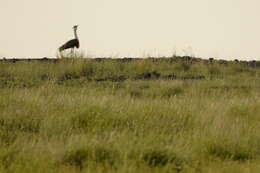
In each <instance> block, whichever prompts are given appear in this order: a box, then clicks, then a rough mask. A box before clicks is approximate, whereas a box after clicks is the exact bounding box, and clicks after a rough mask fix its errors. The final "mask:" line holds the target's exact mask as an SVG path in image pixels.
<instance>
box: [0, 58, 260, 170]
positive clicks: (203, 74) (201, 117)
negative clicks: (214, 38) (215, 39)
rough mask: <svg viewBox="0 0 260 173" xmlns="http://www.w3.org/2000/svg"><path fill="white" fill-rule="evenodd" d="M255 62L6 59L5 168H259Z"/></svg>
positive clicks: (1, 166) (1, 140)
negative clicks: (12, 60)
mask: <svg viewBox="0 0 260 173" xmlns="http://www.w3.org/2000/svg"><path fill="white" fill-rule="evenodd" d="M257 63H258V62H255V63H253V64H248V63H239V62H226V61H224V62H223V61H215V60H212V61H206V60H201V59H193V58H192V59H190V58H187V57H186V58H185V57H173V58H160V59H154V58H148V59H139V60H133V59H123V60H115V59H106V60H104V59H81V58H78V59H60V60H57V61H41V62H38V61H28V62H27V61H18V62H15V63H12V62H7V61H1V62H0V172H1V173H2V172H3V173H5V172H6V173H13V172H19V173H78V172H86V173H114V172H115V173H144V172H149V173H174V172H176V173H177V172H180V173H204V172H205V173H251V172H252V173H259V170H260V68H256V66H257Z"/></svg>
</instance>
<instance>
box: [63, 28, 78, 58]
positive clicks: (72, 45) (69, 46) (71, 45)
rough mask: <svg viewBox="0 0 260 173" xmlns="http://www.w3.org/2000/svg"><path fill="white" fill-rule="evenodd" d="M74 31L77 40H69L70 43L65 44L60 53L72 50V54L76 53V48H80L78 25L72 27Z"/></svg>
mask: <svg viewBox="0 0 260 173" xmlns="http://www.w3.org/2000/svg"><path fill="white" fill-rule="evenodd" d="M72 28H73V30H74V36H75V38H74V39H72V40H69V41H68V42H66V43H65V44H63V45H62V46H61V47H60V48H59V51H60V52H62V51H64V50H66V49H71V53H73V52H74V48H75V47H76V48H79V46H80V44H79V39H78V35H77V29H78V25H75V26H73V27H72Z"/></svg>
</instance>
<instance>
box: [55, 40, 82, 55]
mask: <svg viewBox="0 0 260 173" xmlns="http://www.w3.org/2000/svg"><path fill="white" fill-rule="evenodd" d="M75 47H76V48H79V40H78V39H72V40H70V41H68V42H67V43H65V44H64V45H62V46H61V47H60V48H59V50H60V52H61V51H63V50H66V49H71V48H72V49H73V48H75Z"/></svg>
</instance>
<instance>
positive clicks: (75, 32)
mask: <svg viewBox="0 0 260 173" xmlns="http://www.w3.org/2000/svg"><path fill="white" fill-rule="evenodd" d="M74 36H75V39H78V35H77V30H76V29H74Z"/></svg>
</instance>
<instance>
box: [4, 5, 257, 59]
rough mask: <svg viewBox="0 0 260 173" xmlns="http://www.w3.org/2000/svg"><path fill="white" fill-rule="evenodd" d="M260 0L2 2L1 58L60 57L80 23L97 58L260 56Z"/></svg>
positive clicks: (86, 47)
mask: <svg viewBox="0 0 260 173" xmlns="http://www.w3.org/2000/svg"><path fill="white" fill-rule="evenodd" d="M259 7H260V1H259V0H0V22H1V23H0V25H1V27H0V58H1V57H3V56H5V57H10V58H13V57H16V58H42V57H55V55H56V52H57V49H58V47H59V46H61V45H62V44H63V43H65V42H66V41H68V40H70V39H73V38H74V36H73V31H72V26H73V25H75V24H78V25H79V28H78V35H79V39H80V44H81V45H80V46H81V47H80V49H79V51H82V52H85V54H87V55H89V56H92V57H97V56H115V57H125V56H134V57H138V56H139V57H140V56H148V55H150V56H169V55H171V54H173V53H177V54H178V55H184V54H187V55H195V56H197V57H202V58H209V57H216V58H220V59H221V58H222V59H235V58H238V59H256V60H260V20H259V17H260V10H259Z"/></svg>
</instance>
